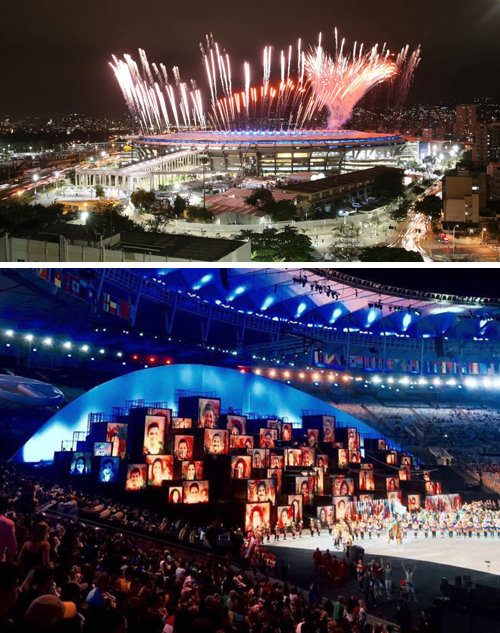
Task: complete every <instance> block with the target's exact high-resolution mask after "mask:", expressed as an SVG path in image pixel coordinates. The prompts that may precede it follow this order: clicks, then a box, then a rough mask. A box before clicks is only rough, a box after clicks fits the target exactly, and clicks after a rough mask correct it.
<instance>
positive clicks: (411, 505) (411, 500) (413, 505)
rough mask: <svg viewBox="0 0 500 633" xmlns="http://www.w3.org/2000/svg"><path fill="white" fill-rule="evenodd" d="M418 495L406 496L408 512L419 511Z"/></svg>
mask: <svg viewBox="0 0 500 633" xmlns="http://www.w3.org/2000/svg"><path fill="white" fill-rule="evenodd" d="M420 504H421V501H420V495H408V510H410V511H411V510H420V507H421V505H420Z"/></svg>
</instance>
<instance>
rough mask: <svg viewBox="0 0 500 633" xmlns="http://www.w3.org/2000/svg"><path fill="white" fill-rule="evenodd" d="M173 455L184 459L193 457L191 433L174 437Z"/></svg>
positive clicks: (181, 459)
mask: <svg viewBox="0 0 500 633" xmlns="http://www.w3.org/2000/svg"><path fill="white" fill-rule="evenodd" d="M174 455H175V459H179V460H180V461H185V460H186V459H193V436H192V435H176V436H175V438H174Z"/></svg>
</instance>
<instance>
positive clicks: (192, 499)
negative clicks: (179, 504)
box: [182, 481, 209, 503]
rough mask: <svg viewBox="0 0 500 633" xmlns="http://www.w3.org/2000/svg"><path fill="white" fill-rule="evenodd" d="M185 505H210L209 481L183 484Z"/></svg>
mask: <svg viewBox="0 0 500 633" xmlns="http://www.w3.org/2000/svg"><path fill="white" fill-rule="evenodd" d="M182 501H183V503H208V501H209V495H208V481H185V482H184V483H183V484H182Z"/></svg>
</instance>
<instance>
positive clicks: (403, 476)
mask: <svg viewBox="0 0 500 633" xmlns="http://www.w3.org/2000/svg"><path fill="white" fill-rule="evenodd" d="M410 480H411V473H410V471H409V470H407V469H406V468H402V469H401V470H400V471H399V481H410Z"/></svg>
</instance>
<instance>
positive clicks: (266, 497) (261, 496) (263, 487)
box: [247, 479, 276, 505]
mask: <svg viewBox="0 0 500 633" xmlns="http://www.w3.org/2000/svg"><path fill="white" fill-rule="evenodd" d="M247 498H248V501H250V502H252V503H264V502H265V501H270V502H271V503H272V505H274V504H275V503H276V489H275V486H274V481H273V480H272V479H249V480H248V484H247Z"/></svg>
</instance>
